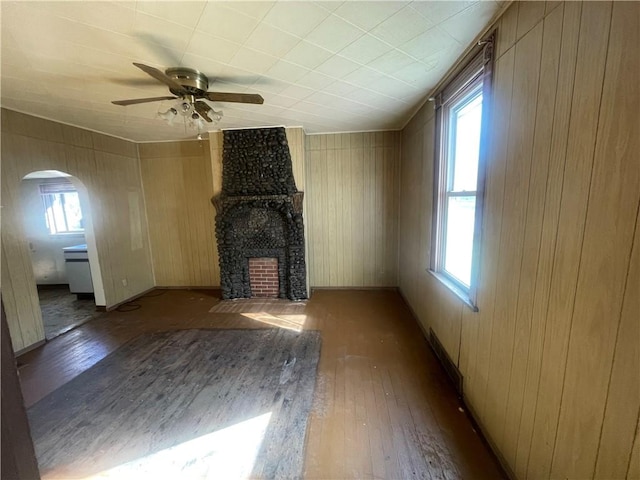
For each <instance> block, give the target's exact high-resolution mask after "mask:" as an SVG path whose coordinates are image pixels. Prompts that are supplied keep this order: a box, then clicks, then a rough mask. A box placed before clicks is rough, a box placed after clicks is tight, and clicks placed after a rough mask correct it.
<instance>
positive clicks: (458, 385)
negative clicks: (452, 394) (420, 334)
mask: <svg viewBox="0 0 640 480" xmlns="http://www.w3.org/2000/svg"><path fill="white" fill-rule="evenodd" d="M427 339H428V341H429V345H430V346H431V350H433V353H435V355H436V357H438V360H440V364H441V365H442V367H443V368H444V371H445V372H447V376H448V377H449V378H450V379H451V383H453V387H454V388H455V389H456V392H458V395H459V396H460V397H462V374H461V373H460V370H458V367H456V364H455V363H453V361H452V360H451V358H450V357H449V355H448V354H447V351H446V350H445V349H444V347H443V346H442V344H441V343H440V340H438V337H437V336H436V334H435V332H434V331H433V329H432V328H429V336H428V338H427Z"/></svg>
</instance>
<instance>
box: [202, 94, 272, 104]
mask: <svg viewBox="0 0 640 480" xmlns="http://www.w3.org/2000/svg"><path fill="white" fill-rule="evenodd" d="M204 96H205V98H206V99H207V100H211V101H212V102H235V103H255V104H258V105H262V104H263V103H264V98H262V96H261V95H258V94H257V93H224V92H207V93H205V94H204Z"/></svg>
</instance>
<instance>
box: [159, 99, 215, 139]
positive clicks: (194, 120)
mask: <svg viewBox="0 0 640 480" xmlns="http://www.w3.org/2000/svg"><path fill="white" fill-rule="evenodd" d="M197 105H198V103H196V101H195V98H194V97H193V95H189V96H185V97H183V98H182V99H180V100H179V101H178V102H176V103H175V104H174V105H173V106H171V107H169V109H168V110H166V111H164V112H162V111H158V117H160V118H162V119H163V120H164V121H166V122H167V124H168V125H173V124H174V121H175V120H176V118H178V117H183V119H184V124H185V129H186V128H187V127H189V128H193V129H195V130H197V131H198V135H197V138H198V140H202V132H203V131H204V130H205V128H206V123H205V118H206V121H208V122H212V123H218V122H219V121H220V120H222V116H223V115H224V114H223V112H222V111H221V110H220V111H216V110H214V109H210V110H207V111H203V109H202V108H201V107H199V106H198V107H197ZM197 108H198V109H199V110H197ZM205 115H206V117H205ZM203 117H204V118H203Z"/></svg>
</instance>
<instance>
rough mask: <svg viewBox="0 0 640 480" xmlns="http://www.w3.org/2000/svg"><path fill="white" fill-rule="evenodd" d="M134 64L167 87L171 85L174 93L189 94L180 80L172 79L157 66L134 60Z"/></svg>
mask: <svg viewBox="0 0 640 480" xmlns="http://www.w3.org/2000/svg"><path fill="white" fill-rule="evenodd" d="M133 64H134V65H135V66H136V67H138V68H139V69H140V70H142V71H143V72H145V73H147V74H148V75H151V76H152V77H153V78H155V79H156V80H158V81H159V82H162V83H164V84H165V85H166V86H167V87H169V88H170V89H171V92H172V93H175V94H176V95H186V94H187V92H186V91H185V90H184V88H183V87H182V85H180V84H179V83H178V82H176V81H174V80H172V79H171V78H169V77H167V76H166V75H165V74H164V72H161V71H160V70H158V69H157V68H154V67H150V66H149V65H145V64H143V63H136V62H133Z"/></svg>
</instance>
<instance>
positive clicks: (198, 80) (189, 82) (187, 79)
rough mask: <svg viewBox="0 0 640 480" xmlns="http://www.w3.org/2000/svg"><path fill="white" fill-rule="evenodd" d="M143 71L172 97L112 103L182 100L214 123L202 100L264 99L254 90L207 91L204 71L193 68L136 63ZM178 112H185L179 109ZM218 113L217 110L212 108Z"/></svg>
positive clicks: (250, 100)
mask: <svg viewBox="0 0 640 480" xmlns="http://www.w3.org/2000/svg"><path fill="white" fill-rule="evenodd" d="M134 65H135V66H136V67H138V68H139V69H140V70H142V71H143V72H145V73H147V74H148V75H150V76H152V77H153V78H155V79H156V80H158V81H159V82H162V83H164V84H165V85H166V86H167V87H169V91H170V92H171V93H172V94H173V95H174V96H172V97H169V96H167V97H151V98H135V99H132V100H114V101H112V102H111V103H113V104H114V105H123V106H125V105H135V104H137V103H147V102H159V101H161V100H180V99H182V100H183V103H182V104H181V105H182V106H183V107H182V108H183V109H185V110H190V109H191V108H193V110H195V112H197V114H198V115H200V117H202V118H203V119H204V120H206V121H207V122H213V120H212V119H211V118H210V117H209V116H208V113H209V112H210V111H212V110H213V109H212V108H211V107H210V106H209V105H208V104H207V103H206V102H204V101H202V99H206V100H210V101H212V102H235V103H253V104H258V105H261V104H262V103H264V99H263V98H262V96H261V95H258V94H256V93H225V92H209V91H207V90H208V89H209V79H208V78H207V76H206V75H205V74H204V73H201V72H199V71H198V70H195V69H193V68H187V67H172V68H167V69H166V70H165V71H164V72H162V71H161V70H158V69H157V68H154V67H150V66H149V65H144V64H142V63H135V62H134ZM181 113H186V111H185V112H181ZM214 113H216V114H217V112H215V111H214Z"/></svg>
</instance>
